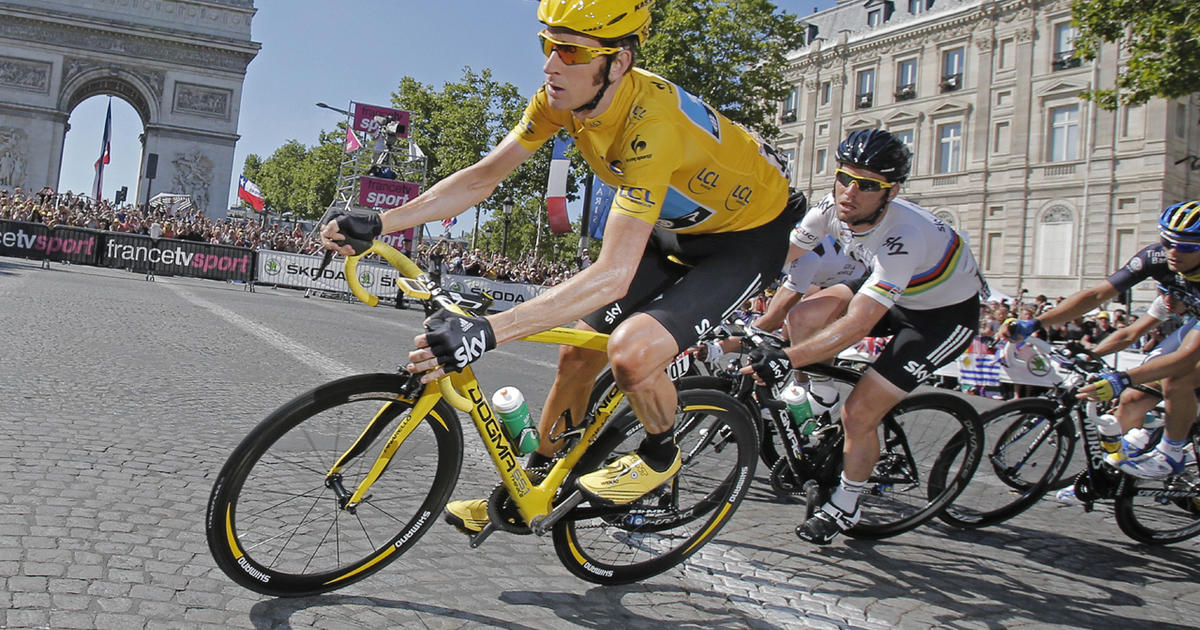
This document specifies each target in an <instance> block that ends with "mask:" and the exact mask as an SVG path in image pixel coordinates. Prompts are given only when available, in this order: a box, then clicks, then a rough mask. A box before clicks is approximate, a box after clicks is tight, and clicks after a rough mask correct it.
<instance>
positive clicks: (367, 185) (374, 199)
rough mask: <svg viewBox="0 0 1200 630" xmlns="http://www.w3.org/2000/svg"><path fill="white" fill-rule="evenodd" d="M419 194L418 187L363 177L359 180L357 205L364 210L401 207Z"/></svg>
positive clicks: (394, 180) (408, 183)
mask: <svg viewBox="0 0 1200 630" xmlns="http://www.w3.org/2000/svg"><path fill="white" fill-rule="evenodd" d="M419 192H420V187H419V186H417V185H416V184H413V183H411V182H402V181H400V180H398V179H380V178H378V177H367V176H363V177H361V178H360V179H359V186H358V205H360V206H363V207H365V208H385V209H386V208H395V207H396V206H402V205H404V204H406V203H408V201H409V200H410V199H412V198H413V197H416V196H417V193H419Z"/></svg>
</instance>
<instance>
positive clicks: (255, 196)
mask: <svg viewBox="0 0 1200 630" xmlns="http://www.w3.org/2000/svg"><path fill="white" fill-rule="evenodd" d="M238 198H239V199H241V200H243V201H245V202H246V203H248V204H250V206H251V207H252V208H254V211H255V212H262V211H263V196H262V191H261V190H259V189H258V186H256V185H254V182H252V181H250V180H248V179H246V176H245V175H242V176H241V178H239V179H238Z"/></svg>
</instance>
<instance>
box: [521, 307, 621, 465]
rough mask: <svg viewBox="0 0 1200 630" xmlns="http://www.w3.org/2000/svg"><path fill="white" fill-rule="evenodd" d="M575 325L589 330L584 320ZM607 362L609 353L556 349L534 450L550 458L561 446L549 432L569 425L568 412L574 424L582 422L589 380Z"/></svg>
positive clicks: (564, 348) (578, 349) (589, 389)
mask: <svg viewBox="0 0 1200 630" xmlns="http://www.w3.org/2000/svg"><path fill="white" fill-rule="evenodd" d="M575 327H576V328H579V329H583V330H592V327H591V326H589V325H588V324H587V323H585V322H582V321H580V322H576V324H575ZM607 363H608V355H606V354H605V353H603V352H600V351H597V350H588V349H585V348H576V347H574V346H561V347H560V348H559V351H558V369H557V371H556V372H555V374H554V384H553V385H551V386H550V393H549V394H548V395H547V396H546V402H545V404H543V405H542V416H541V420H540V421H539V422H538V433H540V434H541V438H542V439H541V443H540V444H539V446H538V450H537V452H538V453H540V454H541V455H543V456H545V457H553V456H554V454H555V453H557V452H558V449H559V448H560V447H561V446H562V444H561V440H559V441H557V442H551V441H550V439H549V437H550V436H551V435H559V434H561V433H562V432H563V431H565V430H567V429H569V428H571V427H567V426H565V423H564V421H565V418H566V416H567V412H568V411H569V412H570V418H571V422H572V424H573V425H575V426H578V424H579V423H580V422H582V421H583V416H584V413H585V412H586V409H585V406H586V405H587V398H588V393H589V392H590V391H591V389H592V382H593V381H595V380H596V377H597V376H599V375H600V372H602V371H604V366H605V365H606V364H607Z"/></svg>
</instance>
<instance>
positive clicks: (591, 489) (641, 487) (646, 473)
mask: <svg viewBox="0 0 1200 630" xmlns="http://www.w3.org/2000/svg"><path fill="white" fill-rule="evenodd" d="M681 463H682V459H681V458H680V454H679V449H678V448H676V449H675V461H673V462H671V465H670V467H668V468H667V469H666V470H665V471H663V472H658V471H657V470H654V469H653V468H651V467H650V465H649V464H647V463H646V462H644V461H642V456H641V455H639V454H638V453H637V451H634V452H632V453H630V454H628V455H626V456H624V457H621V458H620V459H618V460H617V461H615V462H613V463H611V464H609V465H607V466H605V467H604V468H601V469H600V470H597V471H593V472H590V473H588V474H586V475H583V476H582V477H580V478H579V480H578V481H576V482H575V484H576V485H578V486H579V489H580V490H583V491H584V492H585V493H586V494H587V495H589V496H590V497H591V498H594V499H601V500H603V501H607V502H609V503H615V504H617V505H623V504H625V503H631V502H633V501H636V500H638V499H640V498H642V496H644V495H645V494H646V493H647V492H650V491H651V490H653V489H655V488H657V487H659V486H661V485H663V484H664V483H666V482H668V481H670V480H671V477H674V476H675V473H677V472H679V466H680V464H681Z"/></svg>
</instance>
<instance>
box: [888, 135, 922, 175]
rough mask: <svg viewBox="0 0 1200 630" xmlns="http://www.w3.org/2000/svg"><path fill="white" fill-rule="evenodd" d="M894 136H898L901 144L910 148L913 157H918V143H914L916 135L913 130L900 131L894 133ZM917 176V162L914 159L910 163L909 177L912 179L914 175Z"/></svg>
mask: <svg viewBox="0 0 1200 630" xmlns="http://www.w3.org/2000/svg"><path fill="white" fill-rule="evenodd" d="M892 135H893V136H896V139H897V140H899V141H900V142H903V143H904V146H906V147H908V150H909V152H910V153H912V154H913V155H916V153H917V145H916V142H914V138H915V137H916V136H915V134H913V130H912V129H898V130H895V131H892ZM916 174H917V160H916V159H915V158H914V159H911V160H910V161H909V167H908V175H909V177H912V176H913V175H916Z"/></svg>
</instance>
